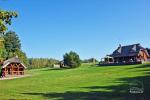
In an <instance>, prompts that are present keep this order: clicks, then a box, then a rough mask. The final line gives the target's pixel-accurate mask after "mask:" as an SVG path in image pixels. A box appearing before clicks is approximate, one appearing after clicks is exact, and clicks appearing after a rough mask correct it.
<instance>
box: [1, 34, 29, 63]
mask: <svg viewBox="0 0 150 100" xmlns="http://www.w3.org/2000/svg"><path fill="white" fill-rule="evenodd" d="M3 37H4V40H5V41H4V46H5V49H6V52H7V58H11V57H15V56H18V57H19V59H21V61H22V62H23V63H24V64H25V65H28V59H27V56H26V54H25V53H24V52H23V51H22V50H21V43H20V39H19V37H18V35H17V34H16V33H15V32H13V31H9V32H7V33H6V34H4V35H3ZM5 55H6V54H5Z"/></svg>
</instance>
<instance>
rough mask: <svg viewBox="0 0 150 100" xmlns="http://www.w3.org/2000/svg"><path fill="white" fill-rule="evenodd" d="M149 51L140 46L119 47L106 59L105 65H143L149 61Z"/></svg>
mask: <svg viewBox="0 0 150 100" xmlns="http://www.w3.org/2000/svg"><path fill="white" fill-rule="evenodd" d="M149 57H150V56H149V54H148V52H147V50H146V49H145V48H144V47H142V46H141V45H140V44H133V45H127V46H121V45H119V47H118V48H117V49H116V50H115V51H114V52H113V53H112V54H110V55H107V56H106V57H105V58H104V62H105V63H127V64H128V63H143V62H145V61H147V60H148V58H149Z"/></svg>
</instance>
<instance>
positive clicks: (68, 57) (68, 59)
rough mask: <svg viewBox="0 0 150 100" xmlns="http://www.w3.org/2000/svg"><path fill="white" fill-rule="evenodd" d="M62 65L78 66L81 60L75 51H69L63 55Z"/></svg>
mask: <svg viewBox="0 0 150 100" xmlns="http://www.w3.org/2000/svg"><path fill="white" fill-rule="evenodd" d="M63 58H64V65H65V66H68V67H71V68H73V67H79V66H80V65H81V60H80V57H79V55H78V54H77V53H76V52H73V51H70V52H69V53H66V54H65V55H64V57H63Z"/></svg>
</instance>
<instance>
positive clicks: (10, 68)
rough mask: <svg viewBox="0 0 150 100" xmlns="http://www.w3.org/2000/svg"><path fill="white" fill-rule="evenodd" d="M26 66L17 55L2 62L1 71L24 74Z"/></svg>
mask: <svg viewBox="0 0 150 100" xmlns="http://www.w3.org/2000/svg"><path fill="white" fill-rule="evenodd" d="M25 68H26V66H25V65H24V64H23V63H22V62H21V61H20V59H19V58H18V57H13V58H10V59H8V60H6V61H4V62H3V66H2V73H3V74H4V75H6V76H7V75H24V69H25Z"/></svg>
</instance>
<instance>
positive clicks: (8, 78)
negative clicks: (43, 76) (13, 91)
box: [0, 75, 31, 80]
mask: <svg viewBox="0 0 150 100" xmlns="http://www.w3.org/2000/svg"><path fill="white" fill-rule="evenodd" d="M28 76H31V75H14V76H11V75H9V76H6V77H3V78H0V80H11V79H16V78H23V77H28Z"/></svg>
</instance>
